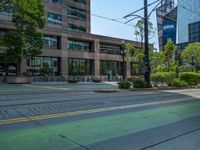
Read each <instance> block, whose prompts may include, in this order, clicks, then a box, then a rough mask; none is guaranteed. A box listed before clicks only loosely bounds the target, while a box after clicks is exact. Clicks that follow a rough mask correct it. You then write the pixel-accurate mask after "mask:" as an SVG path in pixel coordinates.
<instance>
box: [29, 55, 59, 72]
mask: <svg viewBox="0 0 200 150" xmlns="http://www.w3.org/2000/svg"><path fill="white" fill-rule="evenodd" d="M27 67H28V69H27V71H28V73H29V74H31V75H44V74H47V75H50V76H55V75H59V59H58V58H54V57H35V58H33V59H28V60H27Z"/></svg>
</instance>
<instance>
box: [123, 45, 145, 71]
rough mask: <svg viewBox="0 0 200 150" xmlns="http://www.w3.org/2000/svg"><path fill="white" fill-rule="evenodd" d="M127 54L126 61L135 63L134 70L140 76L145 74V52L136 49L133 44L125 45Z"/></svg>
mask: <svg viewBox="0 0 200 150" xmlns="http://www.w3.org/2000/svg"><path fill="white" fill-rule="evenodd" d="M125 49H126V50H127V53H126V61H128V62H133V64H132V66H131V67H133V68H134V70H137V71H136V72H137V73H139V74H142V73H143V72H144V61H143V60H144V50H143V49H139V48H136V47H135V46H134V45H133V44H131V43H126V44H125Z"/></svg>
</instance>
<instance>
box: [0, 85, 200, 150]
mask: <svg viewBox="0 0 200 150" xmlns="http://www.w3.org/2000/svg"><path fill="white" fill-rule="evenodd" d="M16 87H17V88H16ZM71 87H72V86H69V85H65V84H52V85H51V84H49V85H47V84H34V85H3V84H2V85H0V149H2V150H36V149H37V150H44V149H48V150H112V149H113V150H200V90H199V89H187V90H167V91H120V92H117V93H95V92H93V90H94V89H109V88H112V89H114V88H116V87H115V86H113V85H108V84H104V83H101V84H92V85H91V84H90V85H83V84H80V85H76V86H74V88H71Z"/></svg>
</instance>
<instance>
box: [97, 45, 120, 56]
mask: <svg viewBox="0 0 200 150" xmlns="http://www.w3.org/2000/svg"><path fill="white" fill-rule="evenodd" d="M100 52H101V53H107V54H120V46H117V45H110V44H100Z"/></svg>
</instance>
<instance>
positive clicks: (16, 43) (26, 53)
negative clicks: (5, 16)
mask: <svg viewBox="0 0 200 150" xmlns="http://www.w3.org/2000/svg"><path fill="white" fill-rule="evenodd" d="M9 5H11V6H12V22H13V24H14V25H15V29H14V30H10V31H9V32H7V33H6V34H5V36H4V38H3V45H4V46H5V47H6V53H5V54H6V60H7V61H8V62H13V63H17V71H18V72H17V74H18V75H19V74H20V73H21V68H20V64H21V61H22V60H23V59H24V58H33V57H35V56H37V55H40V54H41V52H42V48H43V34H42V33H40V32H38V30H39V29H42V28H44V26H45V19H44V7H43V5H42V1H41V0H10V3H9Z"/></svg>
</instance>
